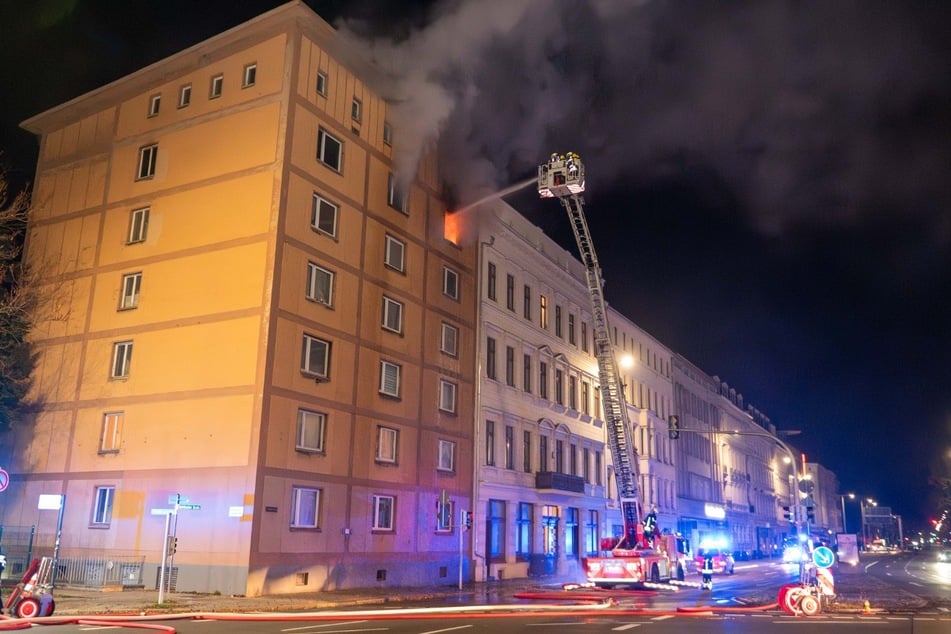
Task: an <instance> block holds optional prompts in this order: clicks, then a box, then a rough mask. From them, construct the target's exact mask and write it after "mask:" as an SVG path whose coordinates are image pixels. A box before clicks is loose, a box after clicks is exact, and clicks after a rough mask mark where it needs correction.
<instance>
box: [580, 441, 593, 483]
mask: <svg viewBox="0 0 951 634" xmlns="http://www.w3.org/2000/svg"><path fill="white" fill-rule="evenodd" d="M581 477H582V478H584V481H585V482H591V450H590V449H588V448H587V447H584V448H582V450H581Z"/></svg>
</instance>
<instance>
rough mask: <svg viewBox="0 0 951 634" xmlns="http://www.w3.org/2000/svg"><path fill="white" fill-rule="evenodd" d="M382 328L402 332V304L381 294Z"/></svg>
mask: <svg viewBox="0 0 951 634" xmlns="http://www.w3.org/2000/svg"><path fill="white" fill-rule="evenodd" d="M382 326H383V330H389V331H390V332H395V333H397V334H403V304H401V303H400V302H398V301H396V300H395V299H390V298H389V297H387V296H386V295H384V296H383V323H382Z"/></svg>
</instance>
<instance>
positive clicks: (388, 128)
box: [383, 121, 393, 145]
mask: <svg viewBox="0 0 951 634" xmlns="http://www.w3.org/2000/svg"><path fill="white" fill-rule="evenodd" d="M383 143H385V144H386V145H393V126H392V125H390V122H389V121H384V122H383Z"/></svg>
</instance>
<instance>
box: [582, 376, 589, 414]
mask: <svg viewBox="0 0 951 634" xmlns="http://www.w3.org/2000/svg"><path fill="white" fill-rule="evenodd" d="M581 411H582V412H583V413H585V414H588V415H590V414H591V384H590V383H588V382H587V381H582V382H581Z"/></svg>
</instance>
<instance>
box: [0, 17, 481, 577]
mask: <svg viewBox="0 0 951 634" xmlns="http://www.w3.org/2000/svg"><path fill="white" fill-rule="evenodd" d="M358 60H359V56H357V55H355V54H353V51H349V50H348V49H347V48H346V46H345V45H344V43H343V42H342V41H340V40H339V39H338V38H337V37H336V36H335V33H334V31H333V29H332V28H331V27H330V26H329V25H328V24H327V23H325V22H324V21H323V20H322V19H321V18H319V17H318V16H317V15H316V14H314V13H313V12H312V11H310V10H309V9H308V8H307V7H306V6H305V5H304V4H303V3H300V2H291V3H288V4H286V5H283V6H281V7H279V8H277V9H275V10H273V11H270V12H268V13H266V14H264V15H262V16H260V17H258V18H255V19H253V20H251V21H249V22H247V23H245V24H242V25H240V26H238V27H235V28H233V29H231V30H229V31H227V32H225V33H223V34H221V35H218V36H216V37H213V38H211V39H209V40H206V41H204V42H202V43H200V44H198V45H196V46H193V47H191V48H189V49H187V50H185V51H182V52H181V53H178V54H176V55H173V56H171V57H169V58H167V59H164V60H162V61H159V62H157V63H155V64H153V65H151V66H149V67H147V68H144V69H142V70H140V71H138V72H136V73H133V74H131V75H129V76H126V77H123V78H121V79H119V80H117V81H115V82H113V83H111V84H109V85H107V86H104V87H102V88H99V89H97V90H95V91H93V92H90V93H88V94H85V95H82V96H80V97H78V98H76V99H74V100H72V101H70V102H68V103H65V104H62V105H60V106H57V107H55V108H52V109H50V110H48V111H46V112H44V113H42V114H39V115H37V116H35V117H32V118H31V119H29V120H27V121H26V122H24V124H23V126H24V127H25V128H26V129H27V130H30V131H31V132H33V133H35V134H37V135H38V136H39V138H40V157H39V164H38V168H37V174H36V189H35V194H34V198H33V200H34V205H35V209H34V211H33V216H32V218H31V223H30V227H29V237H28V244H27V250H26V253H27V257H28V259H29V262H30V263H31V264H32V265H34V266H35V267H37V270H38V271H40V272H41V274H42V275H43V280H44V283H45V285H46V287H47V288H48V294H49V296H50V297H51V298H53V299H52V300H51V301H50V302H48V306H47V308H48V310H49V312H48V314H47V315H46V318H45V320H44V321H42V322H41V323H40V324H39V326H38V328H37V329H36V331H35V332H34V336H33V339H34V341H35V343H36V345H37V349H38V351H39V363H38V366H37V372H36V380H35V386H34V388H35V392H34V395H35V396H37V397H39V398H41V399H42V400H43V403H44V409H43V412H42V414H41V415H40V416H39V419H38V420H37V421H36V424H35V426H34V427H33V428H30V429H26V428H24V429H19V430H18V432H19V433H18V435H17V436H16V438H15V439H14V440H13V443H14V444H13V446H12V447H10V448H9V449H10V454H9V460H10V461H11V462H8V463H6V464H5V466H6V467H7V468H8V470H10V471H11V473H12V478H13V481H14V484H13V486H11V487H10V489H8V490H7V491H6V492H5V493H4V494H3V497H2V498H0V524H2V525H4V526H8V527H9V526H31V525H34V526H39V533H38V541H37V546H38V551H42V549H43V548H44V547H46V546H49V545H51V538H52V535H51V531H52V530H53V528H54V524H55V522H52V521H50V519H49V516H48V512H46V511H38V510H37V498H38V496H39V495H40V494H42V493H53V494H65V495H66V498H67V502H66V507H65V524H64V533H63V539H62V549H61V551H60V557H61V558H65V559H70V558H73V559H77V560H78V559H84V560H87V559H88V560H96V561H105V560H109V561H112V560H113V559H116V560H122V561H129V562H131V563H130V565H134V564H135V562H144V566H145V574H144V575H143V580H144V584H145V585H146V586H147V587H151V586H153V585H154V584H156V581H157V575H158V572H157V569H158V565H159V562H160V559H161V552H162V546H163V531H164V518H163V517H162V516H157V515H153V514H152V511H153V509H156V510H157V512H161V510H162V509H168V508H170V506H171V504H172V502H173V501H175V500H176V499H178V498H175V497H174V496H176V495H177V494H181V495H182V496H184V497H187V498H188V502H189V503H190V504H194V505H198V506H200V509H194V510H182V511H180V513H179V514H178V516H177V519H176V520H175V522H174V523H173V528H177V535H178V547H177V553H176V554H175V558H174V569H173V570H172V573H173V575H172V579H173V582H174V586H175V587H176V588H177V589H178V590H197V591H206V592H210V591H221V592H222V593H226V594H230V593H236V594H248V595H258V594H262V593H273V592H289V591H314V590H322V589H333V588H341V587H358V586H371V585H381V584H382V585H394V586H395V585H412V584H419V583H429V582H432V581H434V580H437V579H451V578H452V575H453V574H454V572H455V568H456V565H457V564H458V561H459V556H458V551H457V535H458V533H457V531H458V530H459V529H458V527H457V526H455V525H449V524H440V523H439V522H438V518H437V516H436V513H435V504H436V501H437V499H438V498H439V496H440V494H441V493H442V492H443V491H446V493H447V495H448V496H450V497H451V498H452V499H453V500H454V502H455V504H456V505H457V507H458V508H467V507H469V506H470V498H469V496H470V494H471V492H472V472H473V467H472V455H473V444H472V438H473V426H472V421H473V402H474V377H473V371H474V368H475V360H474V357H473V349H474V343H475V342H474V323H473V315H474V314H475V308H474V302H475V269H474V267H475V251H474V249H472V248H462V247H459V246H457V245H455V244H453V243H452V242H450V241H448V240H446V239H445V238H444V237H443V236H444V226H443V223H444V219H443V214H444V211H443V210H444V209H445V204H444V203H443V202H442V201H440V200H439V195H438V194H439V192H440V190H441V187H440V183H439V180H438V174H437V172H436V170H435V162H434V160H433V159H432V158H429V159H427V160H426V162H425V163H424V164H423V165H421V166H420V170H419V174H420V176H419V177H418V178H417V179H416V180H415V181H413V182H412V183H411V184H410V185H409V186H408V187H405V186H403V185H401V181H400V180H399V179H398V178H397V175H396V174H394V168H393V165H392V161H391V157H392V155H393V144H394V143H396V142H397V141H396V140H395V139H396V138H397V137H396V134H395V133H396V132H398V131H394V130H392V129H391V126H390V122H389V120H388V117H387V113H388V107H387V103H386V102H385V101H384V99H383V97H382V94H383V90H382V89H383V88H385V84H383V83H382V81H381V79H380V77H379V76H378V74H377V73H376V72H375V71H374V70H373V69H372V68H370V67H368V66H364V65H362V64H361V63H360V62H359V61H358ZM44 513H46V515H44ZM176 525H177V526H176Z"/></svg>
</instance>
